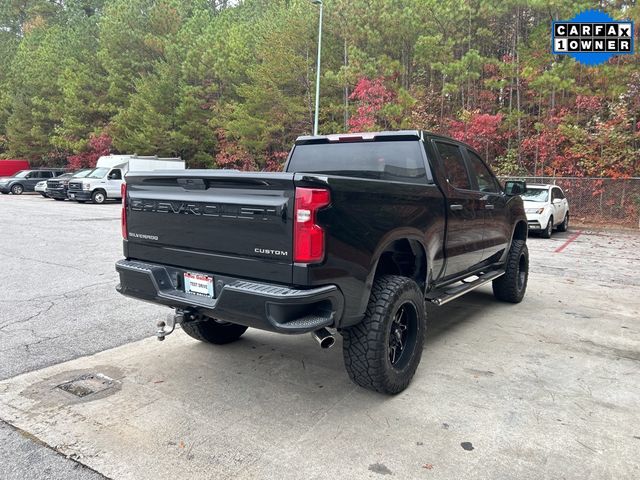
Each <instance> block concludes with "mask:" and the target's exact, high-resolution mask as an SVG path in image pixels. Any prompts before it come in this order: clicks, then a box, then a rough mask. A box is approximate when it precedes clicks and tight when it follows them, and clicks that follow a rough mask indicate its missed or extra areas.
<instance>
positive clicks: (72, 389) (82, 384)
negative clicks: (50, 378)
mask: <svg viewBox="0 0 640 480" xmlns="http://www.w3.org/2000/svg"><path fill="white" fill-rule="evenodd" d="M113 385H114V381H113V379H112V378H109V377H107V376H106V375H103V374H102V373H87V374H84V375H80V376H79V377H77V378H75V379H73V380H71V381H68V382H65V383H61V384H60V385H58V386H57V387H56V388H59V389H60V390H63V391H65V392H68V393H71V394H73V395H75V396H76V397H80V398H82V397H86V396H87V395H91V394H93V393H98V392H102V391H104V390H107V389H108V388H110V387H112V386H113Z"/></svg>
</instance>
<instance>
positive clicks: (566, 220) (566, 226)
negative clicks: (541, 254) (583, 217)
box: [558, 212, 569, 232]
mask: <svg viewBox="0 0 640 480" xmlns="http://www.w3.org/2000/svg"><path fill="white" fill-rule="evenodd" d="M567 230H569V212H567V214H566V215H565V216H564V220H563V221H562V223H561V224H560V225H558V231H559V232H566V231H567Z"/></svg>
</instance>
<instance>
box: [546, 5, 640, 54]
mask: <svg viewBox="0 0 640 480" xmlns="http://www.w3.org/2000/svg"><path fill="white" fill-rule="evenodd" d="M633 34H634V30H633V22H632V21H631V20H622V21H616V20H614V19H613V18H611V17H610V16H609V15H608V14H607V13H605V12H602V11H600V10H587V11H584V12H581V13H579V14H578V15H576V16H575V17H573V18H572V19H571V20H560V21H554V22H552V24H551V50H552V52H553V53H554V54H555V55H570V56H571V57H573V58H575V59H576V60H577V61H579V62H580V63H583V64H585V65H599V64H601V63H604V62H606V61H607V60H609V59H610V58H611V57H613V56H614V55H625V54H626V55H631V54H633V52H634V45H633Z"/></svg>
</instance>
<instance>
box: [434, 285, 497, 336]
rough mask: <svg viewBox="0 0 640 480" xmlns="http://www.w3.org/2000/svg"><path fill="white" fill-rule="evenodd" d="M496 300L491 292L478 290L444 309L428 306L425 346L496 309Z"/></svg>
mask: <svg viewBox="0 0 640 480" xmlns="http://www.w3.org/2000/svg"><path fill="white" fill-rule="evenodd" d="M496 302H497V301H496V299H495V297H494V296H493V294H492V293H491V291H490V290H487V291H484V290H476V291H473V292H470V293H468V294H466V295H464V296H463V297H462V298H459V299H457V300H454V301H452V302H451V303H448V304H446V305H443V306H442V307H437V306H435V305H431V304H427V338H426V342H425V346H427V345H429V344H431V343H436V342H439V341H440V337H441V336H443V335H446V334H447V333H448V332H449V331H452V330H454V329H456V328H460V327H461V326H462V325H463V324H465V323H470V322H473V321H474V320H475V319H476V317H478V316H480V315H482V314H483V313H485V312H486V311H487V309H489V308H492V307H495V305H496Z"/></svg>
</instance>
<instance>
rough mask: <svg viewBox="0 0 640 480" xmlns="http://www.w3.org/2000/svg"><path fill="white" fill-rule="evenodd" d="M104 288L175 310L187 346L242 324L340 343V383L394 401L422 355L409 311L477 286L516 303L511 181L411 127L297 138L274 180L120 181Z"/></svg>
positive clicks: (241, 328) (520, 279) (518, 281)
mask: <svg viewBox="0 0 640 480" xmlns="http://www.w3.org/2000/svg"><path fill="white" fill-rule="evenodd" d="M123 190H124V191H123V209H122V233H123V237H124V256H125V259H124V260H121V261H119V262H117V264H116V269H117V271H118V272H119V274H120V284H119V285H118V287H117V289H118V291H119V292H120V293H122V294H124V295H128V296H130V297H134V298H138V299H141V300H146V301H149V302H153V303H158V304H162V305H166V306H168V307H171V308H174V309H175V310H176V313H175V315H173V316H171V317H169V320H168V323H169V324H168V325H167V324H165V323H164V322H162V321H161V322H160V323H159V327H160V328H159V331H158V337H159V338H160V339H164V336H165V335H167V334H168V333H171V332H172V331H173V329H174V327H175V324H176V323H180V324H181V326H182V329H183V330H184V331H185V332H186V333H187V334H188V335H190V336H192V337H194V338H196V339H198V340H202V341H205V342H209V343H214V344H224V343H228V342H231V341H234V340H236V339H238V338H239V337H240V336H241V335H242V334H243V333H244V332H245V330H246V329H247V327H253V328H258V329H262V330H268V331H272V332H279V333H285V334H299V333H305V332H306V333H313V335H314V337H315V338H316V340H317V341H318V342H319V343H320V345H321V346H322V347H324V348H326V347H330V346H332V345H333V343H334V334H333V333H331V331H330V330H327V329H332V330H333V329H335V330H336V331H337V332H339V333H340V334H341V335H342V337H343V353H344V361H345V365H346V369H347V371H348V373H349V376H350V377H351V379H352V380H353V381H355V382H356V383H357V384H359V385H361V386H363V387H366V388H370V389H373V390H377V391H380V392H385V393H398V392H400V391H402V390H404V389H405V388H406V387H407V385H408V384H409V382H410V381H411V379H412V377H413V375H414V373H415V371H416V368H417V366H418V363H419V362H420V357H421V354H422V348H423V342H424V336H425V330H426V318H425V302H432V303H434V304H436V305H443V304H445V303H447V302H449V301H450V300H453V299H455V298H457V297H459V296H461V295H463V294H464V293H467V292H469V291H471V290H473V289H475V288H477V287H479V286H481V285H484V284H486V283H488V282H493V292H494V294H495V296H496V297H497V298H498V299H499V300H503V301H507V302H514V303H517V302H520V301H521V300H522V298H523V296H524V294H525V290H526V286H527V276H528V266H529V259H528V251H527V245H526V239H527V219H526V216H525V212H524V208H523V203H522V199H521V198H520V197H519V196H518V195H517V193H521V192H522V191H524V185H523V184H522V183H520V182H510V183H509V184H507V185H506V187H505V189H504V190H503V188H502V187H501V185H500V184H499V183H498V180H497V179H496V177H495V176H494V175H493V173H492V172H491V170H490V169H489V168H488V167H487V165H486V164H485V163H484V161H483V160H482V159H481V158H480V156H479V155H478V154H477V153H476V152H475V151H474V150H473V149H471V148H470V147H468V146H467V145H464V144H462V143H460V142H457V141H455V140H452V139H450V138H445V137H441V136H437V135H434V134H430V133H426V132H419V131H402V132H381V133H366V134H349V135H330V136H313V137H310V136H306V137H300V138H299V139H298V140H297V141H296V143H295V146H294V147H293V149H292V150H291V153H290V155H289V159H288V161H287V164H286V167H285V171H284V172H282V173H245V172H236V171H223V170H182V171H171V172H168V171H159V172H152V173H138V172H136V173H129V175H127V177H126V185H125V186H124V187H123Z"/></svg>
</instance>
